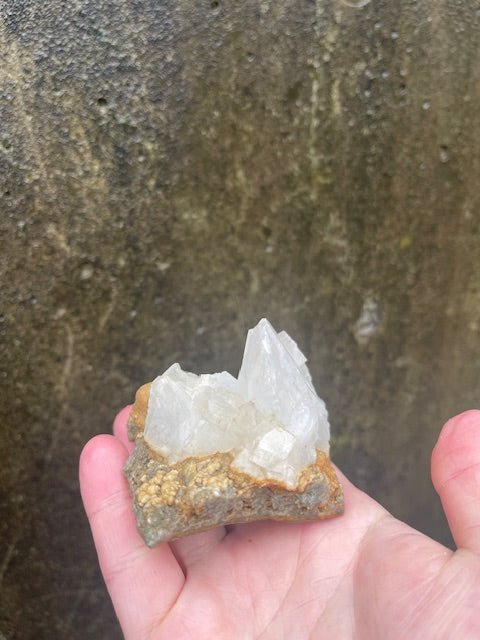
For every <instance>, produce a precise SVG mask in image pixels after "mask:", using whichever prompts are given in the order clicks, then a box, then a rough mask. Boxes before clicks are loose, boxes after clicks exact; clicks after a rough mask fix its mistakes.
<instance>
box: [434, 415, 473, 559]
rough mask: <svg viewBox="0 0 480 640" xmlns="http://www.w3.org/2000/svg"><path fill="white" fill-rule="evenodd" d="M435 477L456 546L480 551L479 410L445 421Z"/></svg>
mask: <svg viewBox="0 0 480 640" xmlns="http://www.w3.org/2000/svg"><path fill="white" fill-rule="evenodd" d="M432 481H433V484H434V486H435V489H436V491H437V493H438V494H439V496H440V499H441V501H442V505H443V509H444V511H445V515H446V517H447V520H448V524H449V526H450V530H451V532H452V535H453V538H454V540H455V543H456V545H457V547H458V548H462V549H467V550H468V551H472V552H474V553H476V554H480V411H466V412H465V413H462V414H460V415H458V416H456V417H455V418H452V419H451V420H449V421H448V422H447V423H446V424H445V426H444V427H443V429H442V432H441V434H440V437H439V439H438V442H437V444H436V446H435V448H434V450H433V454H432Z"/></svg>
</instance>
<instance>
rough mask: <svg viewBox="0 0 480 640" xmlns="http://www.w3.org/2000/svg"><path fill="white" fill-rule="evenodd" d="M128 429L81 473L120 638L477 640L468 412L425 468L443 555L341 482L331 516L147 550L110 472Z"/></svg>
mask: <svg viewBox="0 0 480 640" xmlns="http://www.w3.org/2000/svg"><path fill="white" fill-rule="evenodd" d="M126 417H127V412H126V411H124V412H122V413H121V414H119V416H118V418H117V420H116V422H115V433H116V437H115V438H114V437H111V436H98V437H97V438H95V439H93V440H92V441H91V442H90V443H89V444H88V445H87V446H86V448H85V450H84V452H83V454H82V462H81V473H80V475H81V481H82V495H83V498H84V502H85V506H86V509H87V513H88V515H89V518H90V523H91V526H92V531H93V534H94V538H95V543H96V546H97V551H98V555H99V560H100V565H101V567H102V571H103V574H104V578H105V581H106V583H107V587H108V589H109V591H110V595H111V597H112V601H113V603H114V606H115V609H116V611H117V615H118V617H119V619H120V622H121V625H122V629H123V631H124V633H125V637H126V638H127V639H129V638H132V639H135V640H143V639H145V640H147V639H148V640H150V639H152V640H153V639H163V638H165V639H171V638H175V639H178V640H181V639H182V638H198V639H199V640H201V639H202V638H216V639H217V638H218V639H222V638H225V639H232V640H233V639H239V640H244V639H245V640H247V639H248V640H250V639H251V640H253V639H256V638H264V639H265V640H267V639H270V638H272V639H275V640H277V639H280V638H285V639H293V640H297V639H299V640H300V639H302V638H315V639H317V638H318V639H322V638H339V639H341V640H343V639H348V638H358V639H362V638H366V639H368V640H372V639H375V638H381V639H382V640H383V639H388V638H408V639H409V640H412V639H415V638H419V639H420V638H421V639H422V640H423V639H428V638H435V639H440V638H445V639H447V638H459V639H463V638H479V637H480V616H479V615H478V610H477V609H478V603H479V602H480V539H479V532H480V512H479V506H478V504H479V500H478V499H479V498H480V495H479V494H480V476H479V469H480V414H478V413H476V412H470V413H468V414H464V415H463V416H461V417H459V418H457V419H456V422H455V420H454V421H451V423H449V424H447V426H446V427H445V428H444V431H443V433H442V436H441V437H440V440H439V443H438V444H437V447H436V449H435V452H434V457H433V467H432V468H433V476H434V482H435V485H436V487H437V490H438V491H439V493H440V496H441V498H442V501H443V504H444V508H445V510H446V514H447V517H448V518H449V522H450V526H451V528H452V533H453V535H454V537H455V539H456V542H457V544H458V545H459V547H460V548H461V550H459V551H457V552H455V553H452V552H451V551H449V550H448V549H446V548H445V547H443V546H442V545H440V544H438V543H436V542H434V541H433V540H431V539H430V538H427V537H426V536H424V535H422V534H421V533H419V532H417V531H415V530H413V529H411V528H410V527H408V526H407V525H405V524H403V523H401V522H399V521H397V520H395V519H394V518H393V517H392V516H391V515H390V514H388V513H387V512H386V511H385V510H384V509H383V508H382V507H381V506H380V505H379V504H378V503H376V502H375V501H374V500H372V499H371V498H369V497H368V496H367V495H365V494H364V493H362V492H361V491H359V490H358V489H356V488H355V487H354V486H353V485H352V484H351V483H349V482H348V480H347V479H346V478H344V477H341V481H342V484H343V487H344V491H345V499H346V511H345V514H344V516H342V517H340V518H336V519H332V520H328V521H323V522H308V523H302V524H292V523H276V522H262V523H255V524H248V525H236V526H233V527H230V528H229V530H228V531H226V530H225V528H223V527H220V528H218V529H214V530H212V531H207V532H205V533H200V534H197V535H195V536H191V537H190V538H185V539H183V540H177V541H175V542H173V543H170V545H166V544H165V545H161V546H160V547H157V548H156V549H153V550H150V549H147V548H146V547H145V545H144V543H143V541H142V540H141V539H140V537H139V535H138V533H137V532H136V528H135V521H134V517H133V514H132V511H131V500H130V496H129V494H128V489H127V487H126V483H125V480H124V479H123V477H122V475H121V473H120V468H121V466H122V465H123V463H124V461H125V458H126V455H127V450H126V447H127V446H129V445H128V444H127V442H126V435H125V423H126ZM461 499H463V505H462V504H456V503H455V502H454V500H456V501H458V500H461ZM455 509H456V511H455Z"/></svg>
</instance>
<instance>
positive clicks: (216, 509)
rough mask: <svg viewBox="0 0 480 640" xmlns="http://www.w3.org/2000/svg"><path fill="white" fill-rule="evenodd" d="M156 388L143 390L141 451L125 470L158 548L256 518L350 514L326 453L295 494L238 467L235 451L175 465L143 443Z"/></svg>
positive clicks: (134, 423)
mask: <svg viewBox="0 0 480 640" xmlns="http://www.w3.org/2000/svg"><path fill="white" fill-rule="evenodd" d="M149 391H150V385H145V386H144V387H142V388H141V389H139V391H138V393H137V397H136V401H135V405H134V407H133V410H132V413H131V415H130V420H129V424H128V432H129V437H130V439H132V440H135V449H134V451H133V453H132V455H131V456H130V458H129V460H128V461H127V463H126V465H125V468H124V472H125V475H126V477H127V479H128V482H129V485H130V490H131V493H132V496H133V508H134V512H135V516H136V518H137V525H138V530H139V532H140V534H141V536H142V537H143V539H144V540H145V542H146V543H147V544H148V545H149V546H150V547H153V546H155V545H156V544H159V543H161V542H166V541H168V540H171V539H173V538H180V537H183V536H187V535H190V534H192V533H197V532H199V531H203V530H205V529H209V528H211V527H215V526H219V525H224V524H232V523H239V522H249V521H253V520H265V519H273V520H292V521H294V520H313V519H318V518H327V517H330V516H335V515H339V514H341V513H343V493H342V489H341V487H340V484H339V483H338V480H337V477H336V474H335V471H334V469H333V467H332V465H331V463H330V461H329V459H328V456H327V455H326V454H325V453H323V452H322V451H318V452H317V459H316V461H315V463H313V464H311V465H309V466H307V467H306V468H305V469H304V470H303V471H302V473H301V474H300V477H299V479H298V483H297V486H296V488H295V490H290V489H287V488H286V486H285V485H284V484H282V483H280V482H275V481H267V480H258V479H256V478H254V477H252V476H250V475H248V474H246V473H242V472H239V471H237V470H235V469H233V468H232V467H231V462H232V459H233V455H232V454H231V453H228V452H227V453H215V454H212V455H208V456H202V457H194V456H191V457H188V458H185V459H184V460H181V461H179V462H177V463H176V464H173V465H169V464H168V462H167V461H166V459H165V458H164V457H163V456H160V455H159V454H158V453H156V452H154V451H152V450H151V449H150V448H149V447H148V446H147V444H146V443H145V441H144V439H143V428H144V424H145V416H146V410H147V406H148V395H149Z"/></svg>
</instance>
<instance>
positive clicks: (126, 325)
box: [0, 0, 480, 640]
mask: <svg viewBox="0 0 480 640" xmlns="http://www.w3.org/2000/svg"><path fill="white" fill-rule="evenodd" d="M477 7H478V3H477V2H476V1H473V0H472V1H460V0H458V1H457V0H423V1H414V0H401V1H399V0H371V1H368V0H360V1H357V2H355V1H354V0H349V1H347V0H344V1H342V0H318V2H316V3H315V2H309V1H306V0H304V1H301V0H300V1H299V0H280V1H277V0H263V1H258V0H247V1H244V0H238V1H228V0H216V1H210V0H201V1H200V2H195V3H194V2H190V1H188V0H181V1H177V2H174V1H173V0H136V1H133V0H117V1H115V2H107V0H77V1H72V2H63V1H61V0H49V1H48V2H45V1H43V0H23V1H22V0H6V1H4V2H2V4H1V9H0V13H1V16H2V18H1V22H0V51H1V65H0V162H1V176H0V182H1V184H0V189H1V190H0V197H1V201H0V202H1V210H0V216H1V217H0V238H1V245H0V246H1V252H0V270H1V292H0V296H1V306H0V314H1V316H0V331H1V333H0V335H1V356H0V376H1V378H0V382H1V403H0V420H1V449H2V450H1V467H0V482H1V489H2V494H3V495H2V513H1V517H0V531H1V549H0V582H1V583H2V584H1V586H2V602H1V606H0V610H1V614H0V638H2V640H4V639H5V638H7V639H8V640H11V639H13V638H20V639H23V638H35V639H41V638H49V639H51V638H69V639H70V638H72V639H76V638H82V639H87V638H95V639H96V638H108V639H111V638H118V637H119V630H118V628H117V627H116V622H115V618H114V614H113V612H112V610H111V607H110V604H109V602H108V599H107V596H106V592H105V591H104V587H103V585H102V582H101V579H100V576H99V572H98V570H97V567H96V557H95V553H94V550H93V546H92V541H91V538H90V533H89V530H88V527H87V523H86V521H85V518H84V514H83V510H82V506H81V504H80V498H79V492H78V482H77V460H78V456H79V453H80V450H81V448H82V445H83V444H84V443H85V441H86V440H87V439H88V438H90V437H91V436H92V435H94V434H96V433H99V432H102V431H107V430H108V429H109V428H110V423H111V421H112V418H113V416H114V414H115V412H116V410H117V409H118V408H120V407H122V406H123V405H124V404H126V403H128V402H130V401H131V400H132V397H133V393H134V390H135V389H136V387H137V386H138V385H139V384H141V383H142V382H144V381H146V380H149V379H151V378H152V377H153V376H154V375H155V374H156V373H158V372H160V371H161V370H163V369H164V368H165V367H167V366H168V365H169V364H171V363H172V362H173V361H176V360H178V361H180V362H181V364H182V365H183V366H184V367H186V368H187V369H191V370H193V371H196V372H200V371H214V370H217V369H222V368H226V369H228V370H230V371H231V372H233V373H236V371H237V368H238V366H239V363H240V357H241V351H242V345H243V341H244V336H245V331H246V329H247V328H248V327H250V326H251V325H253V324H254V323H256V321H257V320H258V319H259V318H260V317H261V316H267V317H268V318H269V319H270V320H271V321H272V322H273V324H274V325H275V326H276V327H277V328H278V329H281V328H285V329H287V330H288V331H289V332H290V333H291V334H292V335H293V336H294V337H295V338H296V339H297V340H298V342H299V344H300V346H301V347H302V348H303V349H304V350H305V351H306V353H307V354H308V356H309V360H310V365H311V370H312V373H313V376H314V380H315V382H316V386H317V388H318V390H319V392H320V394H321V395H322V396H323V397H324V398H325V400H326V401H327V405H328V407H329V410H330V414H331V421H332V425H333V435H334V442H333V457H334V459H335V460H336V462H337V463H338V464H339V465H340V466H341V467H342V468H343V470H344V471H345V472H347V473H348V474H349V475H350V477H351V478H352V479H353V480H354V481H355V482H357V483H358V484H359V485H360V486H361V487H363V488H365V489H366V490H368V491H370V492H371V493H372V494H373V495H374V496H376V497H377V498H378V499H379V500H381V501H382V502H383V503H384V504H385V505H386V506H388V507H389V508H390V509H391V510H392V511H393V512H394V513H395V514H396V515H398V517H400V518H403V519H405V520H407V521H408V522H410V523H412V524H413V525H415V526H417V527H419V528H420V529H422V530H423V531H425V532H426V533H428V534H430V535H433V536H435V537H437V538H438V539H440V540H442V541H446V542H448V541H449V538H448V533H447V528H446V525H445V524H444V521H443V518H442V515H441V509H440V506H439V502H438V500H437V498H436V496H435V494H434V492H433V489H432V488H431V484H430V479H429V458H430V453H431V449H432V446H433V444H434V442H435V440H436V437H437V434H438V432H439V429H440V427H441V424H442V422H443V421H444V420H445V419H447V418H448V417H449V416H450V415H452V414H454V413H456V412H459V411H461V410H463V409H466V408H469V407H472V406H474V405H475V404H477V403H478V393H479V390H480V383H479V379H480V378H479V375H480V360H479V358H478V357H477V352H478V351H477V345H478V338H479V328H480V249H479V224H480V223H479V220H480V208H479V204H480V203H479V199H480V180H479V175H480V173H479V172H480V128H479V125H480V109H479V103H480V50H479V43H480V13H479V10H478V9H477ZM477 406H478V405H477Z"/></svg>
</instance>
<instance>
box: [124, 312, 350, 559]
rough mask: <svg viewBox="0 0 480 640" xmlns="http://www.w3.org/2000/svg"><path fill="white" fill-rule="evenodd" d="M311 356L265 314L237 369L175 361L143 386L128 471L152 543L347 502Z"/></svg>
mask: <svg viewBox="0 0 480 640" xmlns="http://www.w3.org/2000/svg"><path fill="white" fill-rule="evenodd" d="M305 363H306V358H305V356H304V355H303V354H302V352H301V351H300V349H299V348H298V346H297V345H296V343H295V342H294V341H293V340H292V339H291V338H290V337H289V336H288V334H286V333H285V332H281V333H278V334H277V332H276V331H275V330H274V329H273V327H272V326H271V325H270V323H269V322H268V321H267V320H265V319H263V320H261V321H260V322H259V324H258V325H257V326H256V327H255V328H254V329H251V330H250V331H249V332H248V336H247V342H246V345H245V352H244V356H243V361H242V366H241V368H240V372H239V374H238V378H234V377H233V376H232V375H230V374H229V373H227V372H225V371H224V372H222V373H216V374H212V375H208V374H204V375H200V376H197V375H195V374H193V373H188V372H185V371H183V370H182V369H181V368H180V366H179V365H178V364H174V365H172V366H171V367H169V369H167V371H165V373H163V374H162V375H161V376H159V377H157V378H156V379H155V380H154V381H153V382H152V383H149V384H147V385H144V386H143V387H141V388H140V389H139V391H138V392H137V395H136V398H135V404H134V407H133V409H132V413H131V415H130V419H129V423H128V433H129V437H130V439H131V440H133V441H135V449H134V451H133V453H132V454H131V456H130V458H129V459H128V461H127V463H126V465H125V468H124V472H125V475H126V477H127V479H128V481H129V485H130V490H131V493H132V496H133V508H134V512H135V515H136V518H137V525H138V529H139V532H140V534H141V535H142V537H143V539H144V540H145V542H146V543H147V544H148V545H149V546H155V545H156V544H159V543H160V542H165V541H168V540H171V539H174V538H179V537H182V536H186V535H190V534H192V533H196V532H198V531H203V530H205V529H209V528H211V527H214V526H218V525H222V524H232V523H239V522H249V521H252V520H263V519H274V520H309V519H310V520H311V519H317V518H326V517H330V516H334V515H339V514H341V513H342V512H343V494H342V490H341V487H340V485H339V483H338V480H337V477H336V474H335V471H334V469H333V467H332V465H331V463H330V460H329V435H330V434H329V431H330V428H329V424H328V417H327V411H326V408H325V404H324V402H323V401H322V400H321V399H320V398H319V397H318V396H317V394H316V393H315V390H314V388H313V385H312V380H311V377H310V374H309V372H308V369H307V367H306V364H305Z"/></svg>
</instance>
